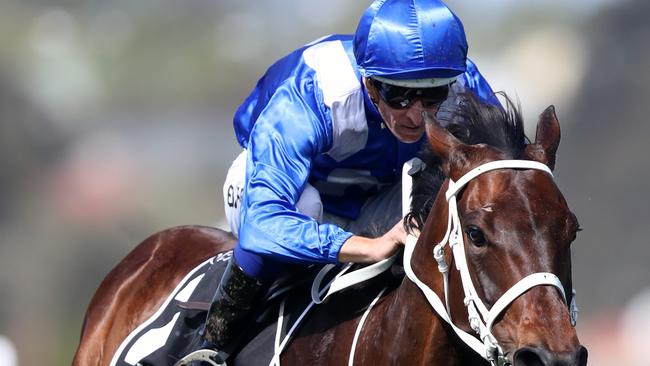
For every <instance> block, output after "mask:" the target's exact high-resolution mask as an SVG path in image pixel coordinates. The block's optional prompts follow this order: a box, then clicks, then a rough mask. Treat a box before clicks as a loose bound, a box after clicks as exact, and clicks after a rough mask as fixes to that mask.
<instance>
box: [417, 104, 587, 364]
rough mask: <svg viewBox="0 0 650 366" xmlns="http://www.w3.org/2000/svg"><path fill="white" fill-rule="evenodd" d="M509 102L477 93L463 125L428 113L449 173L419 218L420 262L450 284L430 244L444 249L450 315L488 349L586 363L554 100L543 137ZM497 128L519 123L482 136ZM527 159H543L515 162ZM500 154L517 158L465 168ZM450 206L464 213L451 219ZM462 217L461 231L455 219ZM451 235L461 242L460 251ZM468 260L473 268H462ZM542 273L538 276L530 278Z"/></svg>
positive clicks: (506, 358)
mask: <svg viewBox="0 0 650 366" xmlns="http://www.w3.org/2000/svg"><path fill="white" fill-rule="evenodd" d="M507 102H508V104H507V106H508V108H507V109H501V108H500V107H494V106H487V105H484V104H481V103H480V102H478V101H476V100H475V99H473V98H469V99H468V100H466V101H465V102H464V103H463V104H461V115H462V118H463V120H464V121H463V123H464V125H465V126H469V127H463V128H460V130H457V131H454V128H450V127H449V126H447V128H443V127H442V126H441V125H440V124H438V122H436V121H434V120H433V119H430V120H429V121H428V123H427V135H428V141H429V148H430V150H431V151H432V152H433V153H434V154H435V155H436V156H437V157H438V162H439V168H440V169H441V171H442V173H443V174H444V176H445V177H446V180H445V181H444V183H443V184H442V187H441V189H440V190H439V191H438V193H437V196H436V199H435V201H434V202H433V205H432V207H431V210H430V213H429V215H428V217H427V219H426V222H425V223H424V224H423V225H422V227H421V228H420V229H421V235H420V239H419V240H418V242H417V245H416V247H415V252H414V254H413V259H412V262H411V263H412V267H413V270H414V271H415V272H417V273H418V275H419V276H420V277H421V278H422V279H423V281H424V282H426V283H427V285H428V286H430V288H431V289H433V290H434V291H435V292H436V293H438V294H442V293H444V292H445V290H444V287H445V286H444V285H443V284H442V283H441V276H440V273H438V271H437V270H435V268H436V267H435V265H432V263H431V252H432V251H436V250H438V251H440V253H441V255H440V257H442V259H441V260H442V266H443V267H444V265H446V263H448V267H449V269H448V270H447V273H448V280H447V282H448V290H447V293H448V298H447V300H446V301H447V305H446V307H447V311H448V312H449V314H450V318H451V319H452V321H453V324H455V325H454V326H458V327H459V328H460V329H462V330H464V331H465V332H468V333H471V334H473V335H475V336H476V335H478V336H479V337H478V338H479V339H481V340H482V341H483V343H484V344H486V345H488V348H489V346H490V344H492V346H494V349H493V351H494V352H495V353H496V354H497V355H498V357H494V358H490V357H488V360H490V361H491V362H493V364H508V363H513V364H514V365H515V366H519V365H567V366H568V365H586V362H587V350H586V349H585V348H584V347H582V346H581V345H580V342H579V341H578V337H577V334H576V331H575V328H574V321H575V319H574V318H573V317H572V314H571V312H570V306H569V304H572V301H573V300H574V299H573V296H574V295H573V293H572V280H571V243H572V242H573V241H574V239H575V237H576V233H577V231H579V225H578V222H577V219H576V217H575V215H574V214H573V213H572V212H571V211H570V209H569V207H568V205H567V202H566V200H565V199H564V197H563V195H562V193H561V192H560V190H559V188H558V187H557V185H556V184H555V182H554V180H553V176H552V174H551V171H552V170H553V169H554V165H555V156H556V151H557V148H558V145H559V142H560V127H559V123H558V120H557V117H556V115H555V110H554V108H553V107H552V106H550V107H548V108H547V109H546V110H545V111H544V112H543V113H542V114H541V116H540V118H539V122H538V124H537V132H536V139H535V141H534V142H533V143H529V142H528V141H527V140H526V139H525V137H524V135H523V127H522V124H521V117H520V116H519V112H518V110H517V109H516V108H514V107H513V106H512V103H511V102H510V101H509V100H507ZM481 126H482V127H483V129H481ZM504 126H505V127H504ZM486 128H487V129H486ZM504 128H505V130H504ZM495 130H496V131H497V132H495ZM499 130H501V132H504V131H506V130H509V131H510V132H512V133H501V135H503V136H505V135H508V136H509V138H506V139H504V138H501V140H500V141H501V143H496V144H490V143H489V142H490V138H489V136H487V138H486V139H485V140H486V141H487V142H486V143H475V142H476V140H477V137H476V136H478V135H481V133H484V134H485V133H486V134H488V135H489V134H495V133H496V134H499V132H498V131H499ZM450 131H452V132H454V133H450ZM481 131H483V132H481ZM506 132H507V131H506ZM479 140H480V139H479ZM497 140H498V139H497ZM466 141H470V142H473V143H467V142H466ZM495 145H496V146H495ZM512 159H517V160H512ZM522 160H525V161H530V162H533V163H531V164H537V165H532V166H531V167H528V166H527V163H526V162H523V163H521V164H519V163H517V162H521V161H522ZM500 161H510V162H513V163H512V164H511V165H512V166H509V165H507V164H506V166H500V167H497V168H488V169H486V171H485V172H478V173H477V174H475V175H474V174H469V175H472V177H468V178H465V179H464V178H463V177H465V176H467V175H468V173H470V172H472V171H476V170H477V168H478V167H482V168H481V169H484V168H483V167H488V166H490V164H488V165H485V164H486V163H491V164H492V165H494V164H495V163H493V162H500ZM540 163H541V164H540ZM496 164H498V163H496ZM517 164H519V165H517ZM522 164H523V166H522ZM542 164H544V165H542ZM528 165H530V164H528ZM547 167H548V168H547ZM491 169H494V170H491ZM467 179H469V180H467ZM459 180H460V181H465V182H464V183H463V185H462V187H457V188H456V189H455V190H456V191H457V192H456V193H455V194H452V193H453V192H451V193H450V191H452V190H454V189H453V187H454V185H455V184H457V183H461V182H460V181H459ZM452 201H453V202H452ZM452 210H454V211H456V212H457V218H458V221H455V220H454V219H452V217H453V213H451V211H452ZM450 213H451V214H450ZM447 218H449V219H448V220H447ZM454 222H456V223H457V224H456V225H457V226H458V228H457V231H456V232H455V233H456V235H457V236H458V237H459V238H457V239H454V235H455V233H454V230H452V229H451V227H452V226H453V225H454ZM443 238H446V240H448V242H449V245H444V243H442V242H443V241H444V240H445V239H443ZM452 240H456V241H455V244H456V245H457V246H461V248H460V249H462V250H460V252H458V251H456V249H455V248H453V247H454V242H452ZM436 243H440V244H438V245H437V246H436ZM441 244H442V245H441ZM434 246H435V248H434ZM458 253H461V254H458ZM459 256H462V257H464V258H460V257H459ZM439 264H440V263H439ZM462 267H465V268H466V269H467V272H468V273H467V274H466V275H465V277H467V278H463V277H464V275H463V273H462V271H461V270H456V269H460V268H462ZM468 279H471V281H469V280H468ZM522 279H525V280H523V281H522ZM536 279H537V280H539V282H536V283H532V284H531V283H528V284H526V282H531V281H532V282H534V281H536ZM463 281H465V283H463ZM468 282H469V284H468ZM520 282H522V283H520ZM522 286H523V287H522ZM515 287H517V288H519V290H516V289H514V290H513V288H515ZM468 294H469V295H468ZM472 294H474V295H475V297H476V298H477V299H476V300H475V301H473V300H472V298H471V296H470V295H472ZM504 294H506V295H505V296H504ZM439 296H441V295H439ZM441 297H442V296H441ZM502 298H509V299H505V300H504V299H502ZM473 302H475V303H476V304H472V303H473ZM468 303H469V304H468ZM497 307H498V308H501V309H500V310H495V308H497ZM472 317H474V318H475V319H474V320H472ZM468 318H469V319H468ZM476 318H478V320H477V319H476ZM487 318H491V319H487ZM489 352H490V351H489V350H488V353H489Z"/></svg>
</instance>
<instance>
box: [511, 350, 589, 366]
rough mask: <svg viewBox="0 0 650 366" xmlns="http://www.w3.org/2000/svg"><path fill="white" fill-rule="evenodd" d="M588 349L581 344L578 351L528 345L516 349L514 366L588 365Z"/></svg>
mask: <svg viewBox="0 0 650 366" xmlns="http://www.w3.org/2000/svg"><path fill="white" fill-rule="evenodd" d="M586 365H587V349H586V348H585V347H583V346H580V347H579V348H578V349H577V350H576V351H569V352H561V353H560V352H551V351H549V350H548V349H546V348H544V347H532V346H527V347H523V348H520V349H518V350H517V351H515V353H514V356H513V366H586Z"/></svg>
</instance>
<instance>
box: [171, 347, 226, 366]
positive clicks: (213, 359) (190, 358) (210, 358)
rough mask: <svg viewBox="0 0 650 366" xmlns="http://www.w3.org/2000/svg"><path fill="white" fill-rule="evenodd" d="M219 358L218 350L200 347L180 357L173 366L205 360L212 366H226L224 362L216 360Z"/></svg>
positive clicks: (186, 365)
mask: <svg viewBox="0 0 650 366" xmlns="http://www.w3.org/2000/svg"><path fill="white" fill-rule="evenodd" d="M219 359H221V358H220V357H219V352H217V351H214V350H211V349H200V350H198V351H194V352H192V353H190V354H188V355H187V356H185V357H183V358H181V359H180V360H178V362H176V363H175V364H174V366H189V365H190V364H191V363H192V362H205V363H208V364H210V365H212V366H226V362H225V361H223V362H219V361H217V360H219Z"/></svg>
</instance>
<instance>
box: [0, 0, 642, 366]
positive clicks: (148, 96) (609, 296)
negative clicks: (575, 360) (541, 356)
mask: <svg viewBox="0 0 650 366" xmlns="http://www.w3.org/2000/svg"><path fill="white" fill-rule="evenodd" d="M368 3H369V2H367V1H345V0H330V1H315V0H309V1H297V0H274V1H266V2H260V1H243V0H240V1H234V0H232V1H227V0H219V1H206V0H185V1H172V0H156V1H151V0H140V1H124V0H114V1H99V0H94V1H73V0H69V1H61V0H59V1H48V2H46V1H38V0H3V1H2V3H0V366H14V365H18V364H20V365H39V364H48V365H67V364H70V362H71V360H72V355H73V353H74V350H75V347H76V344H77V342H78V339H79V333H80V329H81V322H82V319H83V314H84V312H85V308H86V306H87V305H88V302H89V300H90V298H91V296H92V294H93V292H94V290H95V288H96V287H97V286H98V284H99V283H100V281H101V280H102V278H103V277H104V275H105V274H106V273H107V272H108V271H109V270H110V269H111V268H112V267H113V266H114V265H115V264H116V263H117V262H118V261H119V260H120V259H121V258H122V257H124V256H125V255H126V254H127V253H128V252H129V251H130V250H131V249H132V248H133V247H134V246H135V245H137V243H139V242H141V241H142V240H143V239H144V238H146V237H147V236H148V235H150V234H152V233H154V232H157V231H159V230H162V229H164V228H168V227H171V226H176V225H182V224H205V225H215V226H222V225H223V212H222V211H223V209H222V205H223V203H222V198H221V185H222V182H223V179H224V177H225V172H226V169H227V167H228V166H229V165H230V163H231V161H232V160H233V159H234V157H235V155H236V153H237V152H238V150H239V148H238V146H237V144H236V143H235V140H234V134H233V132H232V128H231V117H232V114H233V113H234V111H235V109H236V108H237V106H238V103H239V102H240V101H241V100H243V98H245V97H246V95H247V94H248V92H249V91H250V89H251V88H252V87H253V86H254V84H255V82H256V80H257V79H258V77H259V76H260V75H261V74H262V73H263V72H264V70H265V69H266V67H268V66H269V65H270V64H271V63H272V62H274V61H275V60H276V59H277V58H279V57H281V56H283V55H284V54H286V53H287V52H290V51H291V50H293V49H294V48H296V47H298V46H300V45H302V44H304V43H307V42H309V41H311V40H313V39H316V38H318V37H320V36H322V35H325V34H330V33H352V32H354V29H355V28H356V22H357V21H358V18H359V16H360V15H361V13H362V11H363V10H364V9H365V8H366V7H367V5H368ZM449 5H450V7H451V8H452V9H454V10H455V11H456V13H457V14H458V15H459V16H460V17H461V19H463V21H464V23H465V27H466V31H467V34H468V38H469V43H470V57H471V58H473V59H474V60H475V61H476V63H477V64H478V66H479V68H480V69H481V71H482V72H483V74H484V75H485V77H486V78H487V79H488V80H489V81H490V83H491V84H492V86H493V88H494V89H495V90H505V91H506V92H508V93H509V94H510V95H511V96H513V97H518V98H519V100H520V101H521V104H522V107H523V110H524V116H525V118H526V120H527V123H528V127H529V128H530V129H529V130H528V134H529V136H531V137H532V136H534V132H533V129H534V126H535V123H536V118H537V115H538V114H539V113H541V111H542V110H543V109H544V108H545V107H546V106H548V105H549V104H554V105H555V106H556V108H557V112H558V116H559V118H560V123H561V124H562V129H563V131H562V132H563V141H562V144H561V146H560V150H559V157H558V163H557V170H556V177H557V181H558V184H559V186H560V187H561V188H562V190H563V191H564V194H565V196H566V198H567V200H568V202H569V204H570V206H571V207H572V209H573V210H574V212H575V213H576V214H577V216H578V218H579V220H580V222H581V225H582V226H583V227H584V229H585V230H584V231H583V232H581V233H580V234H579V237H578V240H577V242H576V244H575V247H574V259H573V261H574V281H575V286H576V288H577V290H578V302H579V305H580V307H581V310H582V312H581V318H580V320H579V325H578V329H579V335H580V337H581V340H582V342H583V344H585V345H586V346H587V347H588V348H589V351H590V365H613V364H626V365H648V364H650V355H649V354H648V353H647V352H644V349H645V347H647V345H646V344H647V343H648V342H649V341H650V290H648V288H649V285H650V269H648V268H649V264H650V263H649V262H650V243H649V242H648V239H647V238H648V237H647V236H646V230H647V228H648V218H650V214H649V213H648V198H647V195H646V190H647V189H648V187H649V186H650V185H649V183H650V169H649V167H650V163H649V162H648V159H647V158H646V156H647V151H646V150H647V148H648V146H647V141H648V139H649V137H650V127H649V124H648V121H647V119H648V117H647V116H648V115H650V98H649V95H650V93H649V92H650V86H649V85H650V80H649V79H650V70H649V66H650V42H649V41H648V39H649V38H650V22H648V19H650V2H646V1H643V0H638V1H616V0H600V1H595V0H592V1H588V0H581V1H572V2H566V1H559V0H557V1H554V0H547V1H541V0H535V1H525V2H522V1H516V0H499V1H486V2H480V3H479V2H476V1H460V0H456V1H451V0H450V1H449ZM142 300H143V301H146V300H147V299H142Z"/></svg>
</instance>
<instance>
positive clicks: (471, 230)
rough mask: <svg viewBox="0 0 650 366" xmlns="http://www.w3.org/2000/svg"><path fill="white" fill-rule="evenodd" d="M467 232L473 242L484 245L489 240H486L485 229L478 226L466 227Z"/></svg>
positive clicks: (480, 245)
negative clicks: (482, 229)
mask: <svg viewBox="0 0 650 366" xmlns="http://www.w3.org/2000/svg"><path fill="white" fill-rule="evenodd" d="M465 234H467V236H468V237H469V240H471V241H472V244H474V245H476V246H479V247H482V246H485V245H486V244H487V240H485V234H483V231H481V229H479V228H478V227H476V226H468V227H466V228H465Z"/></svg>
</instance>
